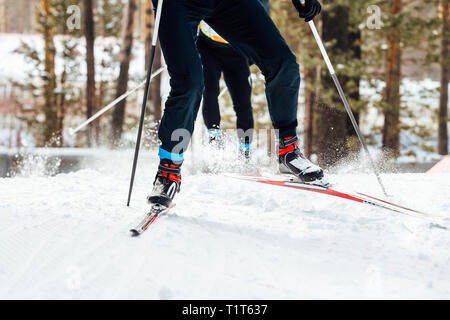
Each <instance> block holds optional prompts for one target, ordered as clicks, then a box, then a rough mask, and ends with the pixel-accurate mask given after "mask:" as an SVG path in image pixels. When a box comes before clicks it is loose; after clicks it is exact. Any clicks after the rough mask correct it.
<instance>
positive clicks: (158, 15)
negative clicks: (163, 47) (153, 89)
mask: <svg viewBox="0 0 450 320" xmlns="http://www.w3.org/2000/svg"><path fill="white" fill-rule="evenodd" d="M148 1H150V0H148ZM162 5H163V0H159V1H158V6H157V7H156V17H155V29H154V30H153V38H152V51H151V53H150V64H149V67H148V71H147V80H146V84H145V91H144V101H143V102H142V110H141V118H140V119H139V129H138V134H137V139H136V148H135V151H134V160H133V169H132V170H131V179H130V189H129V191H128V202H127V206H128V207H129V206H130V200H131V193H132V192H133V184H134V176H135V174H136V166H137V161H138V157H139V149H140V146H141V137H142V127H143V126H144V117H145V110H146V109H147V99H148V91H149V89H150V82H151V75H152V68H153V60H154V58H155V51H156V43H157V40H158V31H159V24H160V21H161V10H162Z"/></svg>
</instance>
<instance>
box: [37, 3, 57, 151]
mask: <svg viewBox="0 0 450 320" xmlns="http://www.w3.org/2000/svg"><path fill="white" fill-rule="evenodd" d="M41 7H42V14H43V22H42V25H43V36H44V52H45V66H44V70H45V77H44V83H45V84H44V98H45V105H44V114H45V124H44V143H45V144H46V145H48V146H56V145H57V140H56V139H53V138H54V135H55V134H56V133H57V131H58V111H57V106H56V98H55V88H56V75H55V52H56V49H55V44H54V41H53V38H54V27H55V19H54V15H53V7H52V6H51V4H50V0H41Z"/></svg>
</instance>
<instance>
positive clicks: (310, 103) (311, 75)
mask: <svg viewBox="0 0 450 320" xmlns="http://www.w3.org/2000/svg"><path fill="white" fill-rule="evenodd" d="M304 74H305V76H304V77H305V118H304V122H303V127H304V134H303V136H304V149H303V151H304V154H305V156H306V157H307V158H309V157H310V156H311V154H312V145H313V123H314V122H313V120H314V104H315V103H316V90H315V87H316V78H317V70H316V68H305V70H304Z"/></svg>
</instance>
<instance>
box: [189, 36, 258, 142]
mask: <svg viewBox="0 0 450 320" xmlns="http://www.w3.org/2000/svg"><path fill="white" fill-rule="evenodd" d="M197 48H198V51H199V53H200V57H201V59H202V64H203V76H204V82H205V91H204V92H203V106H202V111H203V120H204V122H205V125H206V127H207V128H208V129H213V128H219V127H220V108H219V94H220V86H219V82H220V76H221V75H222V73H223V76H224V80H225V83H226V85H227V88H228V91H229V93H230V95H231V99H232V100H233V107H234V111H235V112H236V128H237V129H238V138H239V141H240V142H241V143H246V144H250V143H251V141H252V137H253V132H252V131H253V130H251V129H253V113H252V104H251V94H252V84H251V77H250V67H249V62H248V59H247V58H246V57H244V56H243V55H242V54H241V53H239V52H237V51H236V50H234V49H233V48H232V47H231V46H229V45H222V44H216V43H213V41H212V40H210V39H207V38H206V37H205V36H203V35H202V34H200V36H199V37H198V40H197Z"/></svg>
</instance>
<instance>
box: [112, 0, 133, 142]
mask: <svg viewBox="0 0 450 320" xmlns="http://www.w3.org/2000/svg"><path fill="white" fill-rule="evenodd" d="M136 9H137V5H136V0H129V1H128V10H127V22H126V26H125V33H124V38H123V42H122V51H121V57H120V60H121V62H120V74H119V78H118V80H117V89H116V97H119V96H121V95H122V94H124V93H125V92H126V91H127V86H128V70H129V67H130V60H131V49H132V47H133V31H134V24H135V21H134V20H135V13H136ZM125 106H126V101H125V100H122V101H121V102H120V103H119V104H118V105H117V107H116V108H115V109H114V112H113V121H112V143H113V145H114V146H117V145H118V144H119V142H120V139H121V137H122V130H123V122H124V116H125Z"/></svg>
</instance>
